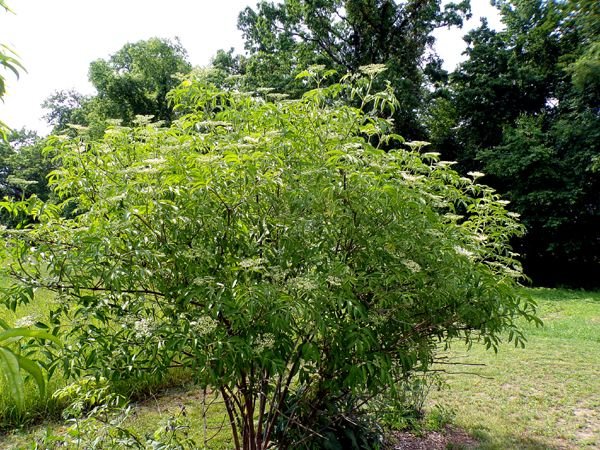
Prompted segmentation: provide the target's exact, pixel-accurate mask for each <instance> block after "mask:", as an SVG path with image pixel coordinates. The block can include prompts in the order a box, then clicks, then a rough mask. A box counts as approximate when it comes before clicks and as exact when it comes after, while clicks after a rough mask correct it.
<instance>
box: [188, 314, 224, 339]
mask: <svg viewBox="0 0 600 450" xmlns="http://www.w3.org/2000/svg"><path fill="white" fill-rule="evenodd" d="M218 325H219V323H218V322H217V321H216V320H215V319H213V318H212V317H208V316H202V317H200V318H199V319H198V320H193V321H191V322H190V327H191V329H192V331H194V332H195V333H196V334H198V335H200V336H207V335H209V334H211V333H212V332H213V331H215V330H216V329H217V326H218Z"/></svg>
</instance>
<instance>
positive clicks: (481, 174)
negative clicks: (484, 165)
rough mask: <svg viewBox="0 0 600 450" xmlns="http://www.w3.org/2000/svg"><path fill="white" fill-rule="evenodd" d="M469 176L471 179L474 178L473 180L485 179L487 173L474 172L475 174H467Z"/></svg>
mask: <svg viewBox="0 0 600 450" xmlns="http://www.w3.org/2000/svg"><path fill="white" fill-rule="evenodd" d="M467 175H469V176H470V177H473V179H474V180H476V179H477V178H481V177H484V176H485V173H483V172H477V171H473V172H467Z"/></svg>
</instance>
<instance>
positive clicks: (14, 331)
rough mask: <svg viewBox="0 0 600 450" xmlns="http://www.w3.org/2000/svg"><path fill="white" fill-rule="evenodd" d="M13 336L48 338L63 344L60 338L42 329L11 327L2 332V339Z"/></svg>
mask: <svg viewBox="0 0 600 450" xmlns="http://www.w3.org/2000/svg"><path fill="white" fill-rule="evenodd" d="M13 337H31V338H37V339H47V340H49V341H52V342H54V343H55V344H58V345H61V342H60V340H59V339H58V338H57V337H56V336H54V335H52V334H50V333H48V332H46V331H42V330H31V329H29V328H10V329H8V330H5V331H2V332H0V341H4V340H7V339H10V338H13Z"/></svg>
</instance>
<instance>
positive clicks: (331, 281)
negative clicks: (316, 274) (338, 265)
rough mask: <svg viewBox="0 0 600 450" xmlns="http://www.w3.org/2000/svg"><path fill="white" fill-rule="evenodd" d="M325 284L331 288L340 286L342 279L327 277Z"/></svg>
mask: <svg viewBox="0 0 600 450" xmlns="http://www.w3.org/2000/svg"><path fill="white" fill-rule="evenodd" d="M327 283H329V284H330V285H331V286H341V285H342V279H341V278H338V277H334V276H333V275H329V276H328V277H327Z"/></svg>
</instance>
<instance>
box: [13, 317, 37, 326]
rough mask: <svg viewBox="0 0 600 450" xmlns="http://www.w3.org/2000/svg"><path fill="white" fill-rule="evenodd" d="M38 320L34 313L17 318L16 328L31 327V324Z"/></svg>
mask: <svg viewBox="0 0 600 450" xmlns="http://www.w3.org/2000/svg"><path fill="white" fill-rule="evenodd" d="M36 322H37V318H36V316H33V315H29V316H23V317H19V318H18V319H17V320H15V328H26V327H30V326H32V325H34V324H35V323H36Z"/></svg>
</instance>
